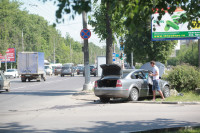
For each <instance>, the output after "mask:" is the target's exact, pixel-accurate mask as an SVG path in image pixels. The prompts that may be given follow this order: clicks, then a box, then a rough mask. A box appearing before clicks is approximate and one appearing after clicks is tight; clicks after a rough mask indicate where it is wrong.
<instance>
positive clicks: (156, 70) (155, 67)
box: [153, 65, 159, 80]
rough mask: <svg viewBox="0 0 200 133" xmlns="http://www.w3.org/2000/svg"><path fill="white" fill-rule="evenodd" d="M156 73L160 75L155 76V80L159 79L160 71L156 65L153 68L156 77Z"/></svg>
mask: <svg viewBox="0 0 200 133" xmlns="http://www.w3.org/2000/svg"><path fill="white" fill-rule="evenodd" d="M156 72H158V75H156V76H153V80H157V79H159V69H158V67H157V66H156V65H154V67H153V75H155V74H156Z"/></svg>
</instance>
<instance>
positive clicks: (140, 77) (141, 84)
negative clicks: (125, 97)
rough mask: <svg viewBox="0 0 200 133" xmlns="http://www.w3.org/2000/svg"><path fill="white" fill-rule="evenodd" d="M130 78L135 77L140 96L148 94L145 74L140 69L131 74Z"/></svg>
mask: <svg viewBox="0 0 200 133" xmlns="http://www.w3.org/2000/svg"><path fill="white" fill-rule="evenodd" d="M131 78H132V79H135V80H134V82H135V84H137V86H138V88H139V89H140V96H147V95H148V83H147V79H146V78H145V75H144V73H143V72H142V71H136V72H134V73H133V74H132V75H131Z"/></svg>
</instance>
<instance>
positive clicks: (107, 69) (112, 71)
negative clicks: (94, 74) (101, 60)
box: [100, 64, 122, 77]
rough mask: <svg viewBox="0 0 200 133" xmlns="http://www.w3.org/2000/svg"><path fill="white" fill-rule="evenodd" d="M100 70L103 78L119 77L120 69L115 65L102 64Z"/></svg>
mask: <svg viewBox="0 0 200 133" xmlns="http://www.w3.org/2000/svg"><path fill="white" fill-rule="evenodd" d="M100 66H101V68H102V77H105V76H111V75H112V76H121V75H122V73H121V67H120V66H119V65H116V64H103V65H100Z"/></svg>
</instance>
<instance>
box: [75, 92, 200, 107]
mask: <svg viewBox="0 0 200 133" xmlns="http://www.w3.org/2000/svg"><path fill="white" fill-rule="evenodd" d="M72 97H73V98H74V99H76V100H84V101H91V102H100V101H99V98H98V97H97V96H95V95H94V92H93V91H81V92H77V93H75V94H74V95H72ZM116 102H119V103H120V102H121V103H143V104H184V105H200V102H169V101H127V100H124V99H123V100H113V101H112V102H111V103H116Z"/></svg>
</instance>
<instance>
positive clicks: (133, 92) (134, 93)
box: [129, 88, 139, 101]
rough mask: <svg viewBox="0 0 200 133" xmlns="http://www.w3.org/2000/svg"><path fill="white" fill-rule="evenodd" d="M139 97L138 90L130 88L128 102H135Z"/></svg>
mask: <svg viewBox="0 0 200 133" xmlns="http://www.w3.org/2000/svg"><path fill="white" fill-rule="evenodd" d="M138 97H139V93H138V90H137V89H136V88H132V90H131V92H130V94H129V100H130V101H137V100H138Z"/></svg>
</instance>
